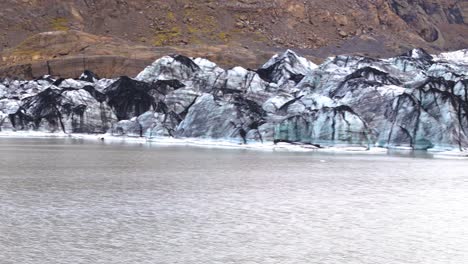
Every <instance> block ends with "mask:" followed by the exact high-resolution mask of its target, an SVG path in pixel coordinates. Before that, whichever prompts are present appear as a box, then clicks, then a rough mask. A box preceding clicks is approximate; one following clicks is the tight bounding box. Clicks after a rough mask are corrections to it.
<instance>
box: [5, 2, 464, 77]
mask: <svg viewBox="0 0 468 264" xmlns="http://www.w3.org/2000/svg"><path fill="white" fill-rule="evenodd" d="M467 36H468V1H466V0H372V1H371V0H367V1H366V0H327V1H323V0H302V1H299V0H270V1H256V0H229V1H228V0H217V1H215V0H198V1H189V0H172V1H162V0H2V1H1V2H0V45H1V47H0V51H1V54H0V56H1V59H2V64H1V66H0V75H2V76H8V75H9V76H18V77H26V78H34V77H38V76H40V75H42V74H53V75H60V76H67V77H68V76H72V77H73V76H76V75H77V74H79V73H81V72H82V71H83V69H85V68H88V69H91V70H94V71H96V72H97V73H98V74H99V75H102V76H106V77H114V76H118V75H123V74H127V75H134V74H136V73H137V72H138V71H140V70H141V69H142V68H143V67H144V66H145V65H146V64H148V63H150V62H151V61H152V60H154V59H155V58H157V57H159V56H161V55H165V54H168V53H181V54H185V55H189V56H204V57H208V58H209V59H211V60H213V61H215V62H217V63H219V64H220V65H222V66H224V67H230V66H233V65H242V66H244V67H251V68H255V67H257V66H258V65H259V64H260V63H262V62H264V61H265V60H266V59H267V58H268V57H269V56H271V55H272V54H273V53H276V52H277V51H279V50H283V49H285V48H293V49H295V50H297V51H299V52H300V53H301V54H303V55H306V56H308V57H309V58H310V59H312V60H314V61H316V62H320V60H322V59H323V58H325V57H327V56H330V55H333V54H341V53H361V54H364V55H372V56H390V55H395V54H398V53H402V52H403V51H405V50H407V49H409V48H411V47H422V48H425V49H427V50H428V51H431V52H437V51H441V50H453V49H460V48H467V47H468V37H467Z"/></svg>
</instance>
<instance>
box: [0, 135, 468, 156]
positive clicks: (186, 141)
mask: <svg viewBox="0 0 468 264" xmlns="http://www.w3.org/2000/svg"><path fill="white" fill-rule="evenodd" d="M2 137H3V138H73V139H83V140H89V141H95V142H98V141H99V142H103V141H104V142H108V143H128V144H149V145H159V146H193V147H203V148H217V149H240V150H242V149H244V150H255V151H284V152H317V153H335V154H370V155H386V154H387V153H388V152H389V149H387V148H382V147H371V148H369V149H368V148H365V147H325V148H316V147H313V146H311V145H300V144H298V145H293V144H288V143H277V144H274V143H273V142H266V143H260V142H250V143H248V144H240V142H235V141H228V140H214V139H200V138H171V137H158V138H145V137H133V136H113V135H110V134H66V133H51V132H39V131H20V132H12V131H2V132H0V138H2ZM391 150H392V151H407V152H411V151H412V150H409V149H405V148H403V149H398V148H394V149H391ZM427 153H428V154H430V155H432V157H433V158H445V159H446V158H450V159H452V158H453V159H468V151H458V150H445V151H442V150H440V151H439V150H437V151H436V150H429V151H428V152H427Z"/></svg>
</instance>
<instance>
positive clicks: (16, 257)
mask: <svg viewBox="0 0 468 264" xmlns="http://www.w3.org/2000/svg"><path fill="white" fill-rule="evenodd" d="M467 223H468V161H467V160H436V159H430V158H426V157H418V156H416V157H408V156H371V155H330V154H328V155H326V154H313V153H312V154H311V153H288V152H256V151H247V150H220V149H203V148H191V147H161V146H148V145H138V144H133V145H132V144H127V145H122V144H104V143H96V142H86V141H80V140H71V139H0V263H2V264H10V263H14V264H16V263H21V264H29V263H34V264H37V263H51V264H52V263H53V264H60V263H73V264H78V263H83V264H84V263H106V264H107V263H109V264H111V263H112V264H114V263H168V264H169V263H184V264H185V263H203V264H210V263H242V264H243V263H286V264H288V263H325V264H328V263H337V264H338V263H340V264H341V263H346V264H348V263H360V264H363V263H364V264H379V263H382V264H388V263H392V264H394V263H401V264H403V263H404V264H408V263H418V264H421V263H423V264H424V263H431V264H432V263H454V264H461V263H467V261H468V224H467Z"/></svg>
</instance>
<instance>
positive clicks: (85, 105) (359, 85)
mask: <svg viewBox="0 0 468 264" xmlns="http://www.w3.org/2000/svg"><path fill="white" fill-rule="evenodd" d="M0 130H1V131H3V132H8V134H9V135H11V134H14V132H25V131H39V132H49V133H65V134H76V133H80V134H107V135H112V136H115V137H141V138H148V139H157V138H176V139H177V138H178V139H186V138H195V139H207V140H214V141H217V142H237V143H239V144H247V145H248V144H262V143H275V144H293V145H304V146H310V147H313V148H327V147H362V148H364V149H370V148H373V147H382V148H404V149H414V150H457V151H467V150H468V50H459V51H454V52H445V53H441V54H439V55H431V54H428V53H427V52H426V51H424V50H423V49H413V50H411V51H408V52H407V53H405V54H402V55H400V56H396V57H393V58H386V59H376V58H369V57H364V56H355V55H340V56H335V57H331V58H328V59H327V60H326V61H325V62H324V63H322V64H321V65H316V64H314V63H313V62H311V61H309V60H307V59H306V58H304V57H301V56H299V55H298V54H297V53H295V52H294V51H291V50H287V51H286V52H284V53H282V54H277V55H275V56H273V57H272V58H271V59H270V60H269V61H268V62H266V63H265V64H264V65H263V66H261V67H260V68H259V69H256V70H252V69H245V68H242V67H234V68H231V69H227V70H225V69H223V68H221V67H218V66H217V65H216V64H215V63H213V62H211V61H209V60H207V59H203V58H189V57H185V56H182V55H172V56H164V57H162V58H160V59H158V60H156V61H155V62H154V63H152V64H151V65H149V66H148V67H146V68H145V69H144V70H143V71H142V72H141V73H139V74H138V75H137V76H135V77H134V78H132V77H128V76H122V77H120V78H115V79H106V78H99V76H97V75H96V74H94V73H93V72H92V71H90V70H87V71H85V72H84V73H83V74H82V75H81V76H80V77H79V78H76V79H63V78H55V77H52V76H43V77H42V78H39V79H36V80H15V79H11V78H10V79H1V80H0Z"/></svg>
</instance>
